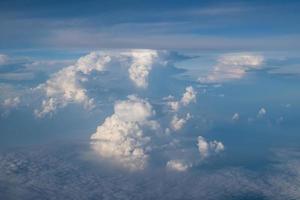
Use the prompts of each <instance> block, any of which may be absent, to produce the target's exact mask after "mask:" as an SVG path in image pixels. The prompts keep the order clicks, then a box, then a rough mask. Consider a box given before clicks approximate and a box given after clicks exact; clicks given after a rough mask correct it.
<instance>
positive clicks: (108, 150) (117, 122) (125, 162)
mask: <svg viewBox="0 0 300 200" xmlns="http://www.w3.org/2000/svg"><path fill="white" fill-rule="evenodd" d="M128 98H129V99H128V100H125V101H118V102H116V104H115V106H114V113H113V115H111V116H110V117H107V118H106V119H105V121H104V123H103V124H102V125H100V126H98V128H97V131H96V133H94V134H93V135H92V136H91V139H92V142H91V145H92V148H93V149H94V150H95V152H96V153H98V154H99V155H100V156H101V157H103V158H107V159H112V160H113V161H115V162H117V163H120V164H121V165H122V166H124V167H126V168H129V169H131V170H140V169H144V168H145V167H146V165H147V159H148V155H147V151H149V150H150V147H149V145H148V143H149V141H150V137H147V136H144V132H143V128H144V127H150V128H153V127H154V128H155V127H157V126H153V123H154V124H155V122H154V121H152V120H149V118H150V117H151V116H153V115H154V111H153V110H152V106H151V105H150V104H149V103H148V102H147V101H146V100H143V99H140V98H138V97H136V96H129V97H128Z"/></svg>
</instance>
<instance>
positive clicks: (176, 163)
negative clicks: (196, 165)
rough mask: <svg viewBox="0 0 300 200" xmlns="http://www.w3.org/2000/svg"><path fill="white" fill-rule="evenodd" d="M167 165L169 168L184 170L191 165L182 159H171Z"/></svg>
mask: <svg viewBox="0 0 300 200" xmlns="http://www.w3.org/2000/svg"><path fill="white" fill-rule="evenodd" d="M166 167H167V169H169V170H173V171H178V172H183V171H186V170H187V169H188V168H189V167H190V165H189V164H187V163H186V162H184V161H182V160H169V161H168V162H167V165H166Z"/></svg>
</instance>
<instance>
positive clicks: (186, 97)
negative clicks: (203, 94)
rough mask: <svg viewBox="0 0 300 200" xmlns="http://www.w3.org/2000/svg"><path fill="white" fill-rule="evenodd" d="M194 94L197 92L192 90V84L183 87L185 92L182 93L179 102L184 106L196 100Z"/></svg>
mask: <svg viewBox="0 0 300 200" xmlns="http://www.w3.org/2000/svg"><path fill="white" fill-rule="evenodd" d="M196 95H197V92H196V91H195V90H194V88H193V87H192V86H189V87H187V88H185V93H184V94H183V96H182V98H181V103H182V104H183V105H184V106H186V105H188V104H190V103H191V102H196Z"/></svg>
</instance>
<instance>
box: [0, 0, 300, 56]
mask: <svg viewBox="0 0 300 200" xmlns="http://www.w3.org/2000/svg"><path fill="white" fill-rule="evenodd" d="M299 8H300V2H299V1H178V0H175V1H174V0H173V1H122V0H118V1H117V0H113V1H72V2H71V1H37V0H30V1H29V0H27V1H5V0H4V1H1V2H0V26H1V27H2V28H1V32H0V50H1V51H3V52H7V51H17V50H18V51H19V50H33V49H34V50H37V49H38V50H45V49H47V50H49V49H55V50H66V49H73V50H74V49H76V50H83V49H86V50H91V49H99V48H153V49H197V50H299V48H300V45H299V30H300V27H299V26H296V24H297V23H298V21H299V19H300V14H299V12H298V10H299Z"/></svg>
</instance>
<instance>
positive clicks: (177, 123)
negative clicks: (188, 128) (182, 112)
mask: <svg viewBox="0 0 300 200" xmlns="http://www.w3.org/2000/svg"><path fill="white" fill-rule="evenodd" d="M190 118H191V115H190V113H187V115H186V116H185V117H184V118H179V117H178V116H177V115H174V116H173V118H172V121H171V124H170V125H171V128H172V129H173V130H174V131H178V130H180V129H182V128H183V126H184V125H185V124H186V122H187V121H188V120H189V119H190Z"/></svg>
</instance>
